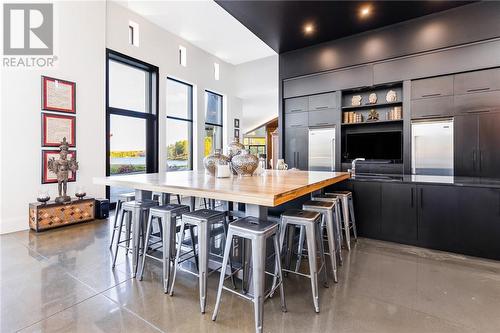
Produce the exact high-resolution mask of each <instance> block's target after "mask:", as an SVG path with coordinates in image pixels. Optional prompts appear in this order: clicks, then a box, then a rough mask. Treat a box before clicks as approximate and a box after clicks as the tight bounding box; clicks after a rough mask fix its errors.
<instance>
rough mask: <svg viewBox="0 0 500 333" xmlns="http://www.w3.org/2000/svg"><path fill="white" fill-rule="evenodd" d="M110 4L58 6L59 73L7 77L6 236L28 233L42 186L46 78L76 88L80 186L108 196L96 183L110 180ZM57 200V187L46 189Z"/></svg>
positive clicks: (1, 219)
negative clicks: (107, 66)
mask: <svg viewBox="0 0 500 333" xmlns="http://www.w3.org/2000/svg"><path fill="white" fill-rule="evenodd" d="M105 13H106V11H105V3H104V2H101V1H99V2H98V1H73V2H54V20H55V27H56V29H55V34H54V39H55V42H56V46H57V48H56V54H57V56H58V61H57V64H56V67H55V68H54V69H47V70H33V69H14V70H3V69H2V72H1V75H0V76H1V79H0V80H1V81H2V83H1V96H0V99H1V110H0V117H1V118H2V119H1V130H0V136H1V143H2V150H1V152H0V154H1V155H0V159H1V161H0V162H1V165H2V168H1V171H0V172H1V179H0V181H1V200H0V205H1V206H0V233H6V232H11V231H15V230H21V229H27V228H28V203H29V202H33V201H36V196H37V193H38V190H39V189H40V188H41V187H42V185H41V181H40V179H41V171H40V169H41V145H40V142H41V136H40V131H41V130H40V127H41V125H40V122H41V120H40V117H41V116H40V113H41V97H40V90H41V86H40V85H41V83H40V81H41V79H40V76H41V75H47V76H52V77H56V78H60V79H66V80H69V81H74V82H76V144H77V146H76V149H77V158H78V160H79V162H80V171H79V172H78V174H77V183H70V184H69V187H68V192H69V193H70V194H74V192H75V189H76V188H75V186H76V184H81V185H83V186H85V188H86V190H87V193H89V194H91V195H94V196H96V197H102V196H104V188H103V187H102V186H95V185H93V184H92V177H94V176H103V175H104V174H105V164H104V156H105V121H104V120H105V117H104V115H105V112H104V96H105V94H104V84H105V71H104V68H105V67H104V64H105V53H104V50H105V37H104V31H105ZM43 187H45V188H47V189H48V190H49V191H50V195H51V197H52V198H54V197H55V196H57V185H54V184H50V185H43Z"/></svg>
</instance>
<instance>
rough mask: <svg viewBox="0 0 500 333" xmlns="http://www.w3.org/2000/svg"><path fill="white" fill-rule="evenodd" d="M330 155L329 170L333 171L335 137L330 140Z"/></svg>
mask: <svg viewBox="0 0 500 333" xmlns="http://www.w3.org/2000/svg"><path fill="white" fill-rule="evenodd" d="M330 145H331V147H330V148H331V152H332V156H330V164H331V167H332V169H331V171H335V138H333V139H332V140H331V141H330Z"/></svg>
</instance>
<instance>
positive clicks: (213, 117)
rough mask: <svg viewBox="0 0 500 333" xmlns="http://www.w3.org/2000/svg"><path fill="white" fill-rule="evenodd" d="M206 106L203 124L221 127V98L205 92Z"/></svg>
mask: <svg viewBox="0 0 500 333" xmlns="http://www.w3.org/2000/svg"><path fill="white" fill-rule="evenodd" d="M206 96H207V106H206V111H205V112H206V114H205V122H207V123H212V124H217V125H222V96H221V95H217V94H214V93H211V92H209V91H207V92H206Z"/></svg>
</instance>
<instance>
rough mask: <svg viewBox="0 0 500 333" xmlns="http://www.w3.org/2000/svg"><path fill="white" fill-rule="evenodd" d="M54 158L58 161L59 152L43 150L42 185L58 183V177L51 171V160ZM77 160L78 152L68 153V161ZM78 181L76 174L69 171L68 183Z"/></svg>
mask: <svg viewBox="0 0 500 333" xmlns="http://www.w3.org/2000/svg"><path fill="white" fill-rule="evenodd" d="M52 157H53V158H54V159H56V160H58V159H59V158H60V156H59V150H42V184H51V183H57V175H56V174H55V173H53V172H52V171H50V170H49V159H51V158H52ZM72 158H74V159H76V151H74V150H71V151H69V152H68V157H67V160H68V161H69V160H70V159H72ZM74 181H76V172H73V171H71V170H68V182H74Z"/></svg>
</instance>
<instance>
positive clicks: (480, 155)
mask: <svg viewBox="0 0 500 333" xmlns="http://www.w3.org/2000/svg"><path fill="white" fill-rule="evenodd" d="M482 169H483V151H482V150H479V172H481V171H483V170H482Z"/></svg>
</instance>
